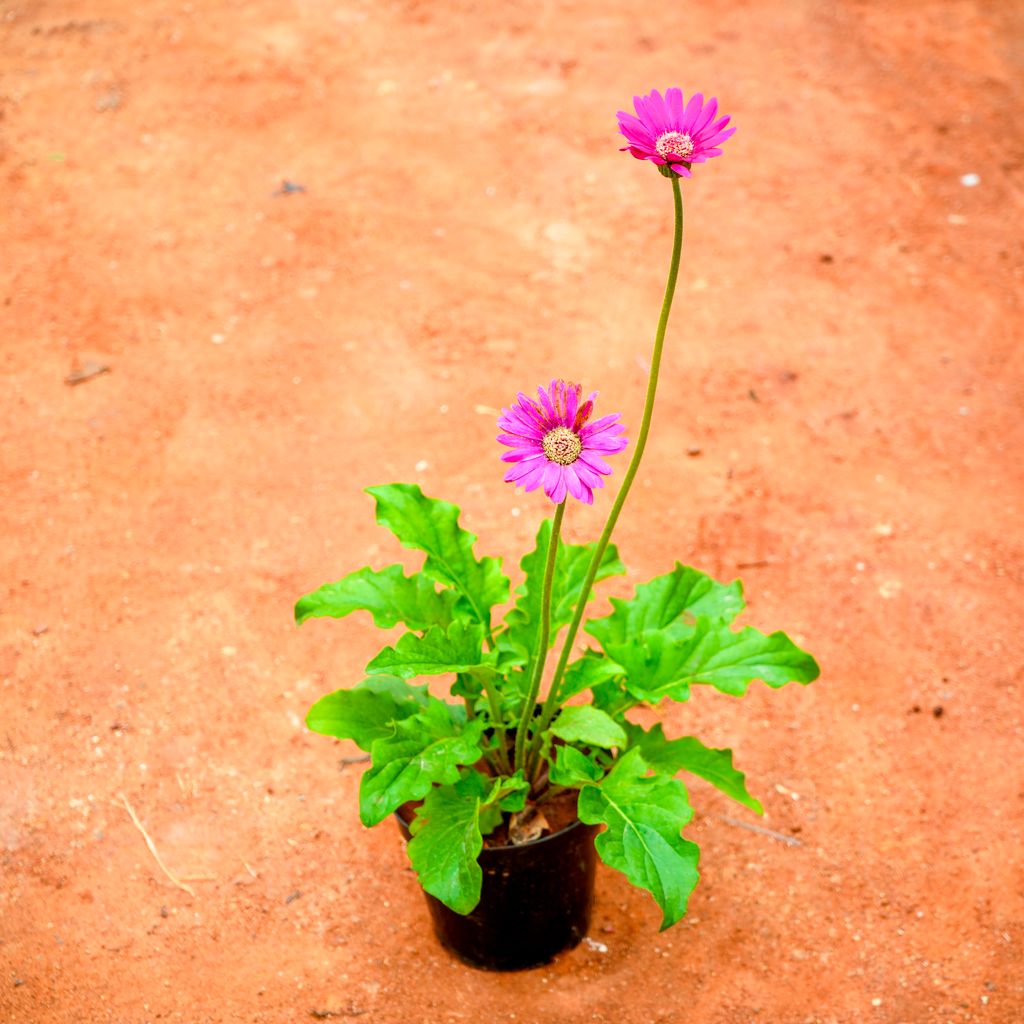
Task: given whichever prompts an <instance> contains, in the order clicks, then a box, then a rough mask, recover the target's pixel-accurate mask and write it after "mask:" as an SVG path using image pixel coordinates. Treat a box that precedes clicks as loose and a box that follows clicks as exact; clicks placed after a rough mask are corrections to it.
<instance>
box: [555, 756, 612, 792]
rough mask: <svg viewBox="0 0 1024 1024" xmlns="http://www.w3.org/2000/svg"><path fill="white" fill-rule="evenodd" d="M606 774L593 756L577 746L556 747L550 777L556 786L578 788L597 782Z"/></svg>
mask: <svg viewBox="0 0 1024 1024" xmlns="http://www.w3.org/2000/svg"><path fill="white" fill-rule="evenodd" d="M603 775H604V768H602V767H601V766H600V765H599V764H598V763H597V762H596V761H595V760H594V759H593V758H590V757H587V755H586V754H584V753H583V752H582V751H581V750H577V749H576V748H575V747H556V748H555V760H554V763H553V764H552V765H551V769H550V778H551V781H552V782H553V783H554V784H555V785H556V786H568V787H569V788H570V789H578V788H579V787H580V786H585V785H586V784H587V783H590V782H597V781H599V780H600V778H601V776H603Z"/></svg>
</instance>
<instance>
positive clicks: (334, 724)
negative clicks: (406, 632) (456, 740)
mask: <svg viewBox="0 0 1024 1024" xmlns="http://www.w3.org/2000/svg"><path fill="white" fill-rule="evenodd" d="M426 694H427V688H426V687H425V686H410V685H409V684H408V683H407V682H405V680H403V679H398V678H396V677H394V676H371V677H370V678H369V679H364V680H363V681H362V682H361V683H358V684H357V685H356V686H354V687H352V689H350V690H335V691H334V693H329V694H327V696H326V697H321V698H320V700H318V701H317V702H316V703H315V704H314V705H313V706H312V707H311V708H310V709H309V713H308V714H307V715H306V726H307V728H309V729H310V730H312V731H313V732H318V733H321V734H322V735H324V736H337V737H338V738H339V739H343V740H354V741H355V743H356V744H357V745H358V746H359V748H360V749H361V750H365V751H367V752H369V750H370V748H371V747H372V745H373V742H374V740H378V739H382V738H384V737H387V736H393V735H394V732H395V723H396V722H400V721H402V720H403V719H406V718H409V717H411V716H412V715H415V714H416V713H417V712H418V711H421V710H422V709H423V708H425V707H426V705H427V696H426Z"/></svg>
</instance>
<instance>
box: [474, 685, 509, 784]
mask: <svg viewBox="0 0 1024 1024" xmlns="http://www.w3.org/2000/svg"><path fill="white" fill-rule="evenodd" d="M481 683H482V685H483V688H484V693H486V694H487V703H488V704H489V705H490V708H491V722H492V723H493V725H494V735H495V739H496V740H497V741H498V742H497V746H496V748H495V753H496V754H497V758H498V767H499V768H500V770H501V771H500V774H502V775H511V774H512V763H511V762H510V761H509V759H508V744H507V743H506V742H505V720H504V718H503V717H502V714H501V698H500V696H499V695H498V693H497V691H496V689H495V687H494V686H493V681H492V683H490V684H489V683H488V682H487V680H486V679H483V680H481Z"/></svg>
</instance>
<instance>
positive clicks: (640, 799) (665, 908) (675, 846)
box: [579, 748, 700, 930]
mask: <svg viewBox="0 0 1024 1024" xmlns="http://www.w3.org/2000/svg"><path fill="white" fill-rule="evenodd" d="M648 770H649V769H648V765H647V763H646V762H645V761H644V759H643V757H642V756H641V754H640V751H639V750H637V749H636V748H633V749H632V750H630V751H628V752H627V753H626V754H624V755H623V756H622V757H620V758H619V760H618V761H617V762H616V764H615V766H614V767H613V768H612V770H611V771H610V772H609V773H608V775H606V776H605V777H604V778H603V779H602V780H601V781H600V782H598V783H593V784H588V785H585V786H584V787H583V788H582V789H581V790H580V797H579V816H580V820H581V821H584V822H586V823H587V824H590V825H598V824H603V825H605V826H606V827H605V829H604V831H603V832H601V834H600V835H598V837H597V839H596V846H597V852H598V854H599V855H600V857H601V859H602V860H603V861H604V862H605V863H606V864H607V865H608V866H609V867H613V868H615V869H616V870H618V871H621V872H623V874H625V875H626V877H627V878H628V879H629V880H630V882H632V883H633V884H634V885H636V886H638V887H639V888H641V889H646V890H647V891H648V892H649V893H651V895H652V896H653V897H654V898H655V900H656V901H657V903H658V906H660V907H661V910H662V915H663V916H662V922H661V928H662V930H664V929H666V928H668V927H670V926H671V925H673V924H675V923H676V922H677V921H678V920H679V919H680V918H681V917H682V916H683V915H684V914H685V913H686V904H687V901H688V900H689V898H690V893H691V892H692V891H693V889H694V886H696V884H697V880H698V878H699V877H700V876H699V873H698V871H697V863H698V860H699V858H700V850H699V849H698V847H697V846H696V844H695V843H691V842H689V841H688V840H686V839H683V837H682V836H681V835H680V834H679V833H680V829H681V828H682V827H683V826H684V825H685V824H686V823H687V822H688V821H689V820H690V818H691V817H692V816H693V811H692V810H691V808H690V802H689V800H688V799H687V796H686V787H685V786H684V785H683V784H682V783H681V782H680V781H679V780H678V779H668V778H665V777H664V776H660V775H653V776H652V775H648V774H647V773H648Z"/></svg>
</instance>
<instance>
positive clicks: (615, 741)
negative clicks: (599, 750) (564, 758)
mask: <svg viewBox="0 0 1024 1024" xmlns="http://www.w3.org/2000/svg"><path fill="white" fill-rule="evenodd" d="M551 732H552V733H553V734H554V735H555V736H557V737H558V738H559V739H561V740H565V742H566V743H579V744H581V745H583V746H586V747H603V748H604V749H605V750H611V749H612V748H614V747H618V748H620V749H621V748H624V747H625V746H626V731H625V729H623V728H622V726H621V725H619V723H618V722H616V721H615V719H614V718H612V717H611V716H610V715H608V714H606V713H605V712H604V711H601V710H600V709H598V708H595V707H594V706H593V705H590V704H580V705H573V706H572V707H567V708H563V709H562V711H561V712H560V714H559V715H558V717H557V718H556V719H555V720H554V722H552V724H551Z"/></svg>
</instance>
